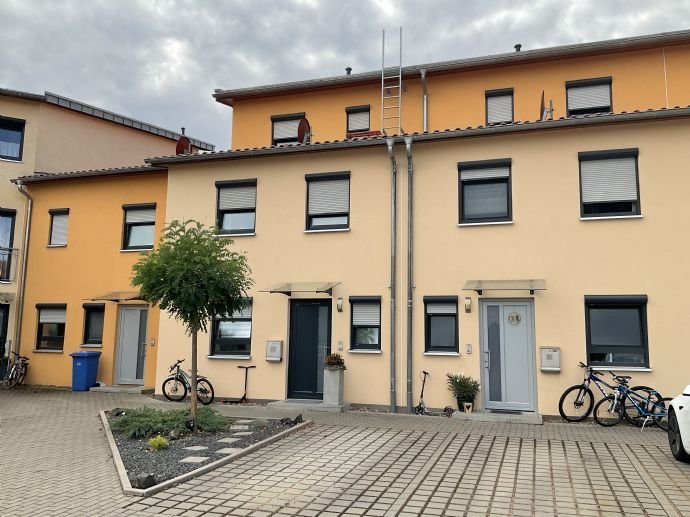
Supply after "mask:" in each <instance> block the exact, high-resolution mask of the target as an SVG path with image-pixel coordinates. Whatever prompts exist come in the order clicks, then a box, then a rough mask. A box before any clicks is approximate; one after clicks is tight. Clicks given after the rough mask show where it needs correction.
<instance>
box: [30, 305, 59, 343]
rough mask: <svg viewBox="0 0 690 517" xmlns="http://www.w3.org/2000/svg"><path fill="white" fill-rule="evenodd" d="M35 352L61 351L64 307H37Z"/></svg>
mask: <svg viewBox="0 0 690 517" xmlns="http://www.w3.org/2000/svg"><path fill="white" fill-rule="evenodd" d="M36 309H38V334H37V336H36V350H62V348H63V346H64V344H65V312H66V310H67V306H66V305H37V306H36Z"/></svg>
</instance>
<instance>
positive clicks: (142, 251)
mask: <svg viewBox="0 0 690 517" xmlns="http://www.w3.org/2000/svg"><path fill="white" fill-rule="evenodd" d="M147 251H153V248H141V249H136V250H120V253H145V252H147Z"/></svg>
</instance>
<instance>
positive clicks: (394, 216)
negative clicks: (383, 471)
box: [386, 138, 398, 413]
mask: <svg viewBox="0 0 690 517" xmlns="http://www.w3.org/2000/svg"><path fill="white" fill-rule="evenodd" d="M394 143H395V142H394V140H393V139H392V138H386V145H387V146H388V158H389V159H390V161H391V281H390V297H391V302H390V305H391V315H390V318H391V321H390V324H391V328H390V332H391V342H390V343H391V344H390V346H391V352H390V370H391V373H390V377H391V379H390V382H391V386H390V412H391V413H395V412H396V411H397V403H398V401H397V394H396V383H397V379H396V375H395V372H396V370H395V311H396V297H397V289H396V288H397V282H396V276H397V260H398V257H397V249H398V244H397V239H398V233H397V226H398V222H397V221H398V201H397V197H398V192H397V177H398V162H397V161H396V159H395V153H394V150H393V145H394Z"/></svg>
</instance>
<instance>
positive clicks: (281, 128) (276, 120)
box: [271, 113, 304, 146]
mask: <svg viewBox="0 0 690 517" xmlns="http://www.w3.org/2000/svg"><path fill="white" fill-rule="evenodd" d="M303 118H304V113H292V114H290V115H274V116H273V117H271V122H272V123H273V130H272V136H271V145H276V146H283V145H294V144H296V143H298V142H297V128H298V127H299V121H300V120H301V119H303Z"/></svg>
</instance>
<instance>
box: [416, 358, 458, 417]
mask: <svg viewBox="0 0 690 517" xmlns="http://www.w3.org/2000/svg"><path fill="white" fill-rule="evenodd" d="M428 375H429V372H425V371H424V370H422V393H421V394H420V395H419V404H417V405H416V406H415V407H414V408H412V411H414V414H415V415H426V416H445V417H448V418H450V417H451V416H453V408H452V407H450V406H446V407H444V408H443V411H442V412H441V413H436V412H431V411H429V410H428V409H427V407H426V404H425V403H424V386H425V385H426V378H427V376H428Z"/></svg>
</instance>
